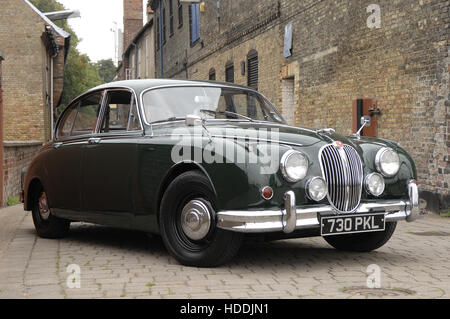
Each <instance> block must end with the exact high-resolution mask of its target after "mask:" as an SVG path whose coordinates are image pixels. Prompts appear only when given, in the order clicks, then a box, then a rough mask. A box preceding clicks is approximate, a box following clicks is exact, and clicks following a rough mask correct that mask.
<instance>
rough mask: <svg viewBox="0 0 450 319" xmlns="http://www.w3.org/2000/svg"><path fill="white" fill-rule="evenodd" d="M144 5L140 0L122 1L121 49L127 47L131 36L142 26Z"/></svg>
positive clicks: (131, 38)
mask: <svg viewBox="0 0 450 319" xmlns="http://www.w3.org/2000/svg"><path fill="white" fill-rule="evenodd" d="M143 14H144V7H143V5H142V0H124V1H123V49H124V51H125V50H126V49H127V48H128V46H129V45H130V43H131V41H132V40H133V38H134V37H135V36H136V35H137V33H138V32H139V30H141V28H142V27H143V24H144V19H143Z"/></svg>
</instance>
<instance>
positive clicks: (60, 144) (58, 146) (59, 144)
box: [53, 143, 63, 150]
mask: <svg viewBox="0 0 450 319" xmlns="http://www.w3.org/2000/svg"><path fill="white" fill-rule="evenodd" d="M62 145H63V143H55V144H53V148H54V149H55V150H57V149H58V148H60V147H61V146H62Z"/></svg>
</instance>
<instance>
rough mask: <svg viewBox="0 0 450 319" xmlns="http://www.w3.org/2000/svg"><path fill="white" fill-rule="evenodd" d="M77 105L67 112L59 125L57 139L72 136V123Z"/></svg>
mask: <svg viewBox="0 0 450 319" xmlns="http://www.w3.org/2000/svg"><path fill="white" fill-rule="evenodd" d="M77 111H78V103H77V104H75V105H74V106H72V107H71V108H70V109H69V110H67V112H66V114H65V115H64V118H63V119H62V120H61V124H60V125H59V129H58V138H65V137H69V136H70V135H71V134H72V128H73V123H74V122H75V117H76V116H77Z"/></svg>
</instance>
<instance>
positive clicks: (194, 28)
mask: <svg viewBox="0 0 450 319" xmlns="http://www.w3.org/2000/svg"><path fill="white" fill-rule="evenodd" d="M191 8H192V9H191V15H192V25H191V33H192V43H194V42H195V41H197V40H198V39H200V4H193V5H192V7H191Z"/></svg>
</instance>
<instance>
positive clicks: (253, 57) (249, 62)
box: [247, 49, 259, 91]
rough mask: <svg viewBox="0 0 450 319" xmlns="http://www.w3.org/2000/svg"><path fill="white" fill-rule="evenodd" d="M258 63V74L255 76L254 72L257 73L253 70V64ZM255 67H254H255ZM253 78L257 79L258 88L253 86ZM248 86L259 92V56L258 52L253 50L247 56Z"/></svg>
mask: <svg viewBox="0 0 450 319" xmlns="http://www.w3.org/2000/svg"><path fill="white" fill-rule="evenodd" d="M255 61H256V74H253V72H252V71H255V69H254V68H252V66H253V64H252V63H255ZM253 67H254V66H253ZM252 77H256V87H255V86H252V84H253V83H251V82H252ZM247 86H248V87H251V88H252V89H254V90H256V91H258V88H259V54H258V51H256V50H254V49H252V50H250V52H249V53H248V54H247Z"/></svg>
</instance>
